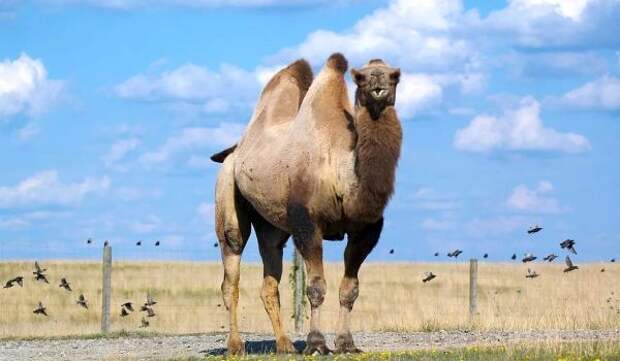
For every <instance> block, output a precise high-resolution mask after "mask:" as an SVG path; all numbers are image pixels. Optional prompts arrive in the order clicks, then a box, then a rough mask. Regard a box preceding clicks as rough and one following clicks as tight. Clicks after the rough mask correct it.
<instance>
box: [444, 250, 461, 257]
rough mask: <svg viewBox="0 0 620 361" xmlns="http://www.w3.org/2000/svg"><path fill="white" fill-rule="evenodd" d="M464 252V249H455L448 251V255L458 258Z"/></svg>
mask: <svg viewBox="0 0 620 361" xmlns="http://www.w3.org/2000/svg"><path fill="white" fill-rule="evenodd" d="M461 253H463V251H461V250H460V249H458V248H457V249H455V250H454V251H452V252H450V253H448V257H454V258H458V256H459V255H460V254H461Z"/></svg>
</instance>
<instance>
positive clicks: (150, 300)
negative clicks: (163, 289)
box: [143, 295, 157, 311]
mask: <svg viewBox="0 0 620 361" xmlns="http://www.w3.org/2000/svg"><path fill="white" fill-rule="evenodd" d="M156 304H157V301H155V299H154V298H153V296H151V295H146V302H145V303H144V305H145V306H153V305H156ZM143 311H144V310H143Z"/></svg>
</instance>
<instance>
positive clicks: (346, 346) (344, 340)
mask: <svg viewBox="0 0 620 361" xmlns="http://www.w3.org/2000/svg"><path fill="white" fill-rule="evenodd" d="M335 344H336V353H361V352H363V351H362V350H360V349H359V348H357V347H355V343H353V336H351V334H350V333H346V334H344V335H337V336H336V341H335Z"/></svg>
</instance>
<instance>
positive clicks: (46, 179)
mask: <svg viewBox="0 0 620 361" xmlns="http://www.w3.org/2000/svg"><path fill="white" fill-rule="evenodd" d="M109 187H110V179H109V178H108V177H101V178H86V179H84V180H83V181H82V182H77V183H68V184H65V183H61V182H60V180H59V177H58V172H57V171H55V170H48V171H43V172H40V173H37V174H35V175H33V176H32V177H29V178H26V179H24V180H23V181H21V182H19V184H17V185H16V186H13V187H0V208H14V207H31V206H35V205H76V204H79V203H80V202H81V201H82V200H83V199H84V197H86V196H87V195H89V194H91V193H98V192H103V191H106V190H107V189H108V188H109Z"/></svg>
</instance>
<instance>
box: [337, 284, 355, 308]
mask: <svg viewBox="0 0 620 361" xmlns="http://www.w3.org/2000/svg"><path fill="white" fill-rule="evenodd" d="M357 296H359V280H358V279H357V278H349V277H345V278H343V279H342V283H340V306H343V307H346V308H347V309H349V310H351V309H353V304H354V303H355V300H357Z"/></svg>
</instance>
